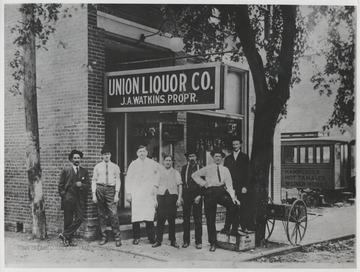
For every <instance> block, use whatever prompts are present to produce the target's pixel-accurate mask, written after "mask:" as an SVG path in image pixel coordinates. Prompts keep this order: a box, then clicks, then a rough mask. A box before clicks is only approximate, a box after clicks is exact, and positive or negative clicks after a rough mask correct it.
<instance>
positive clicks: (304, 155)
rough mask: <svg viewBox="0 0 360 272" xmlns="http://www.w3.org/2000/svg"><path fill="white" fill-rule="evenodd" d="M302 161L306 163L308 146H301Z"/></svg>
mask: <svg viewBox="0 0 360 272" xmlns="http://www.w3.org/2000/svg"><path fill="white" fill-rule="evenodd" d="M300 163H306V147H300Z"/></svg>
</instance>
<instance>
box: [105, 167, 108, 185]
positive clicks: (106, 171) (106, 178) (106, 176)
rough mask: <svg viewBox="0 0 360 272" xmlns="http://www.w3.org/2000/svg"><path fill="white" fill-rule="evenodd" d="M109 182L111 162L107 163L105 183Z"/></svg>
mask: <svg viewBox="0 0 360 272" xmlns="http://www.w3.org/2000/svg"><path fill="white" fill-rule="evenodd" d="M108 183H109V164H108V163H107V164H106V181H105V184H108Z"/></svg>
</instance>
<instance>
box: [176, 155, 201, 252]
mask: <svg viewBox="0 0 360 272" xmlns="http://www.w3.org/2000/svg"><path fill="white" fill-rule="evenodd" d="M185 156H186V159H187V160H188V163H187V164H185V165H184V166H183V167H182V169H181V180H182V182H183V193H182V197H183V201H184V206H183V220H184V221H183V229H184V236H183V241H184V244H183V246H182V247H183V248H187V247H188V246H189V244H190V215H191V209H192V211H193V218H194V224H195V245H196V248H197V249H201V248H202V202H203V201H202V197H203V195H204V189H203V188H201V187H200V186H199V185H198V184H197V183H196V182H195V180H194V179H193V178H192V177H191V175H192V174H193V173H194V172H196V171H197V170H200V168H202V167H201V166H200V165H199V163H198V162H197V157H198V155H197V152H196V151H195V150H193V149H190V150H188V151H187V152H186V153H185Z"/></svg>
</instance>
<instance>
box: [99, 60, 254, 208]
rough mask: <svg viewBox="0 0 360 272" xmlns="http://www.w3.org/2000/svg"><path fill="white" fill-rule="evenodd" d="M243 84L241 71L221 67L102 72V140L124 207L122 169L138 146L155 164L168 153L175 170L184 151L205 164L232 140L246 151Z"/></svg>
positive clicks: (244, 74) (245, 90)
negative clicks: (116, 169)
mask: <svg viewBox="0 0 360 272" xmlns="http://www.w3.org/2000/svg"><path fill="white" fill-rule="evenodd" d="M247 82H248V72H247V71H245V70H242V69H239V68H234V67H230V66H228V65H223V64H221V63H204V64H191V65H177V66H169V67H162V68H153V69H138V70H125V71H112V72H108V73H106V74H105V78H104V111H105V115H106V138H107V143H108V144H109V145H110V146H112V147H113V149H114V152H113V153H114V155H115V156H114V159H115V160H116V163H118V164H119V165H120V168H121V169H122V170H123V173H124V177H123V181H124V182H123V188H122V189H123V190H122V197H121V199H122V204H123V205H124V206H125V207H126V206H128V203H126V202H124V193H125V192H126V171H127V167H128V165H129V164H130V163H131V161H132V160H134V159H135V158H136V149H137V147H138V146H139V145H140V144H142V145H146V146H147V149H148V151H149V157H150V158H152V159H154V160H156V161H158V162H160V163H161V162H162V155H163V154H171V155H172V156H173V157H174V158H175V163H174V164H175V165H174V167H175V168H177V169H180V168H181V166H182V165H183V164H185V163H186V158H185V156H184V153H185V152H186V149H188V148H195V149H196V150H197V151H198V152H199V154H200V158H199V159H200V161H201V163H202V164H203V165H206V164H208V163H209V162H210V161H211V156H210V151H211V150H212V149H213V148H215V147H220V148H222V149H223V150H224V151H225V152H229V151H230V148H231V147H230V145H229V142H230V138H231V137H233V136H239V137H241V138H242V139H243V140H244V145H243V150H244V151H245V152H248V127H247V126H248V122H249V120H248V114H247V112H248V103H247V101H248V100H247V98H248V83H247Z"/></svg>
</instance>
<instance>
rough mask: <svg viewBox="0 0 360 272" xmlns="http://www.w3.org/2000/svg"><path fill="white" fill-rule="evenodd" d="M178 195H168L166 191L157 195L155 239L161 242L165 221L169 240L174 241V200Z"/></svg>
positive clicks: (175, 208)
mask: <svg viewBox="0 0 360 272" xmlns="http://www.w3.org/2000/svg"><path fill="white" fill-rule="evenodd" d="M177 199H178V195H170V194H169V193H168V191H167V192H166V193H165V194H164V195H157V201H158V207H157V224H156V241H157V242H160V243H161V242H162V240H163V234H164V226H165V221H166V219H167V221H168V223H169V240H170V241H171V242H174V241H175V240H176V238H175V218H176V210H177V207H176V201H177Z"/></svg>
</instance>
